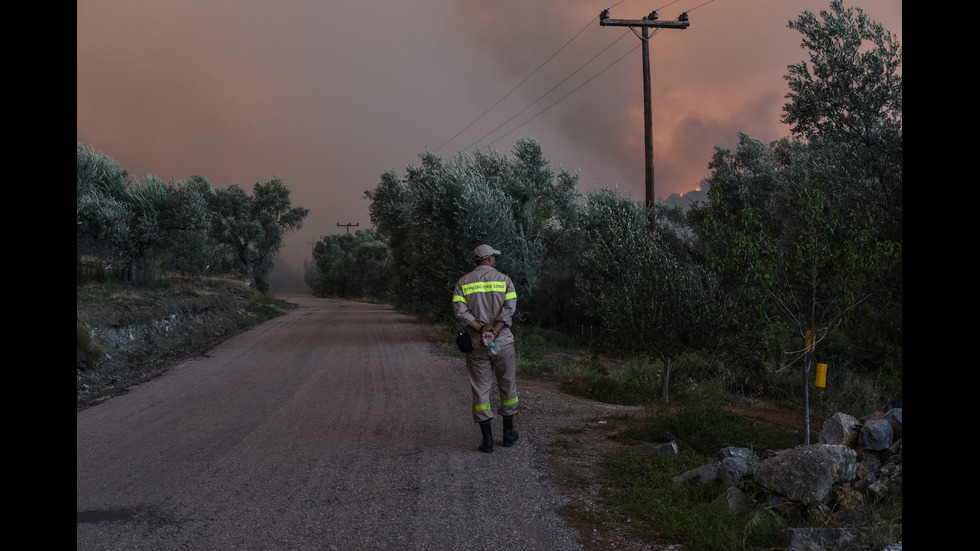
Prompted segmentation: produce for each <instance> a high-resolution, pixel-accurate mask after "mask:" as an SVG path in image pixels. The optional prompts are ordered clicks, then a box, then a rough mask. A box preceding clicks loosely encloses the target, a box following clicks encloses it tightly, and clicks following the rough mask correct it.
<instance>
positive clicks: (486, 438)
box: [453, 245, 518, 453]
mask: <svg viewBox="0 0 980 551" xmlns="http://www.w3.org/2000/svg"><path fill="white" fill-rule="evenodd" d="M499 254H500V251H498V250H496V249H494V248H493V247H491V246H489V245H480V246H479V247H477V248H476V249H475V250H474V251H473V262H474V263H475V264H476V267H475V268H474V269H473V271H471V272H470V273H468V274H466V275H464V276H463V277H462V278H460V280H459V281H458V282H456V288H455V289H454V290H453V314H454V315H455V316H456V319H458V320H459V322H460V323H461V324H463V326H464V328H465V330H466V332H467V333H469V335H470V338H471V340H472V341H473V350H472V351H470V352H469V353H467V354H466V372H467V375H468V376H469V379H470V387H471V388H472V393H473V420H474V421H475V422H476V423H478V424H479V425H480V433H481V436H482V438H483V439H482V441H481V442H480V446H479V448H478V449H479V450H480V451H482V452H484V453H493V429H492V425H491V423H492V422H493V417H494V413H493V410H492V409H491V406H490V388H491V385H492V384H493V381H494V380H496V381H497V390H498V391H499V393H500V406H499V409H498V410H497V413H499V414H500V416H501V418H502V419H503V429H504V440H503V443H504V446H505V447H510V446H513V445H514V443H515V442H517V439H518V434H517V431H515V430H514V413H516V412H517V358H516V356H515V355H514V334H513V333H511V330H510V326H511V321H512V319H513V316H514V312H515V311H516V310H517V292H516V291H515V290H514V282H513V281H511V279H510V278H509V277H507V276H506V275H504V274H503V273H501V272H498V271H497V255H499ZM485 342H491V343H492V345H493V348H494V349H496V353H493V351H492V350H491V347H489V346H488V345H487V344H485Z"/></svg>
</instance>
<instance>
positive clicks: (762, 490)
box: [664, 408, 902, 549]
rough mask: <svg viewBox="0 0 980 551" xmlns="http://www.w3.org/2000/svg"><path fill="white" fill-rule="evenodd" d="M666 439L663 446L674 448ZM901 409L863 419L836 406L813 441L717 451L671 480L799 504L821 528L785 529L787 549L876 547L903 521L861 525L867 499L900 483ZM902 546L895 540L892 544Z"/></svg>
mask: <svg viewBox="0 0 980 551" xmlns="http://www.w3.org/2000/svg"><path fill="white" fill-rule="evenodd" d="M676 450H677V446H676V445H673V444H670V445H668V446H667V447H665V448H664V453H676ZM901 452H902V409H901V408H895V409H892V410H889V411H888V412H887V413H882V412H877V413H875V414H872V415H869V416H867V417H865V418H863V419H857V418H854V417H852V416H850V415H847V414H844V413H836V414H834V415H833V416H831V417H830V419H828V420H827V421H826V422H825V423H824V424H823V428H822V430H821V432H820V435H819V440H818V443H817V444H813V445H808V446H798V447H796V448H791V449H787V450H779V451H766V452H765V453H764V454H763V455H762V456H761V457H759V456H757V455H756V454H755V453H753V452H752V451H751V450H749V449H747V448H736V447H729V448H724V449H722V450H720V451H719V457H718V461H716V462H714V463H711V464H708V465H703V466H701V467H698V468H696V469H693V470H691V471H688V472H686V473H683V474H681V475H679V476H677V477H675V478H674V482H675V483H677V484H686V483H701V484H710V485H713V486H715V487H716V488H717V489H718V491H719V497H718V499H719V500H720V501H722V502H723V503H725V504H726V505H727V506H729V507H731V508H738V507H741V506H743V505H745V504H746V503H748V502H749V500H751V499H754V498H755V496H765V497H764V499H767V500H768V505H769V506H770V507H769V509H770V510H771V511H773V513H774V514H776V515H779V514H780V513H784V512H786V513H788V512H791V511H793V512H797V511H799V510H800V509H801V507H802V508H804V509H805V510H807V511H808V512H809V514H810V515H813V516H816V517H817V518H819V519H821V520H822V524H824V525H825V526H827V528H820V529H787V530H786V534H787V544H788V547H789V549H849V548H855V549H856V548H862V549H863V548H882V544H881V542H882V541H883V540H885V541H888V542H889V543H890V542H895V541H896V540H900V539H901V525H900V524H899V525H898V526H886V527H880V526H875V527H866V526H863V525H865V524H867V523H869V522H870V521H871V519H868V518H866V514H865V513H864V511H865V507H864V506H865V505H867V504H868V502H869V500H875V499H878V498H883V497H885V496H886V495H887V494H888V493H889V492H890V491H893V490H894V489H896V488H897V489H898V491H900V488H901V475H902V460H901V457H902V456H901ZM898 545H899V547H898V548H900V544H898Z"/></svg>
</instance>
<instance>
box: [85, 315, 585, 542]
mask: <svg viewBox="0 0 980 551" xmlns="http://www.w3.org/2000/svg"><path fill="white" fill-rule="evenodd" d="M290 301H291V302H294V303H296V304H299V306H300V307H299V308H297V309H294V310H292V311H291V312H290V313H289V314H287V315H285V316H282V317H279V318H277V319H275V320H272V321H269V322H267V323H264V324H262V325H260V326H257V327H255V328H253V329H251V330H249V331H247V332H245V333H243V334H240V335H238V336H236V337H234V338H231V339H229V340H227V341H225V342H223V343H222V344H221V345H219V346H217V347H216V348H214V349H212V350H211V351H209V352H208V355H207V357H204V358H195V359H192V360H190V361H187V362H184V363H182V364H180V365H178V366H176V367H174V368H172V369H170V370H169V371H168V372H167V373H166V374H165V375H163V376H161V377H158V378H156V379H154V380H152V381H150V382H147V383H145V384H143V385H140V386H139V387H137V388H134V389H133V390H132V391H131V392H129V393H128V394H125V395H122V396H118V397H116V398H113V399H111V400H108V401H106V402H104V403H102V404H100V405H97V406H94V407H91V408H88V409H85V410H82V411H80V412H78V414H77V437H76V439H77V518H78V522H77V549H79V550H95V549H106V550H109V549H111V550H117V549H118V550H127V551H129V550H141V549H147V550H149V549H154V550H155V549H168V550H171V549H172V550H196V549H249V550H251V549H256V550H264V549H270V550H272V549H275V550H279V549H302V550H305V549H324V550H332V549H338V550H340V549H343V550H361V549H364V550H369V549H370V550H373V549H384V550H388V549H403V550H413V549H425V550H444V549H445V550H449V549H453V550H455V549H460V550H465V549H509V550H520V549H537V550H563V551H564V550H574V549H581V548H580V546H579V545H578V544H577V543H576V541H575V534H574V532H573V531H572V530H571V529H570V528H569V527H568V526H567V525H566V524H565V523H564V522H563V521H562V520H561V519H560V518H559V517H558V516H557V515H556V513H555V510H556V509H557V508H559V507H560V506H561V505H562V504H563V503H564V502H565V500H564V499H563V498H562V497H561V496H560V495H559V493H558V491H557V489H556V488H555V487H554V484H553V483H552V481H551V479H550V478H549V476H548V475H547V474H546V471H545V468H544V457H543V454H542V453H539V452H537V451H536V450H535V447H536V446H535V442H534V439H533V436H531V437H530V438H523V437H522V440H521V442H520V443H519V444H518V445H517V446H515V447H513V448H503V447H502V446H500V447H498V449H496V450H495V452H494V453H493V454H483V453H479V452H477V451H475V449H476V446H477V444H478V443H479V431H478V429H477V427H476V425H475V424H474V423H473V422H472V420H471V418H470V416H469V413H468V412H469V409H470V395H469V389H468V386H467V382H466V378H465V376H464V374H463V368H462V361H461V360H453V359H447V358H445V357H442V356H440V355H439V354H438V353H437V352H436V351H435V349H434V347H433V345H432V344H430V343H427V342H426V341H425V338H424V331H425V330H424V328H423V326H421V325H418V324H416V323H414V321H413V320H412V318H410V317H408V316H405V315H403V314H400V313H398V312H396V311H393V310H391V309H390V308H388V307H385V306H378V305H370V304H360V303H354V302H345V301H339V300H328V299H317V298H314V297H299V296H297V297H290ZM495 429H496V433H497V436H498V440H499V434H500V426H499V421H497V423H496V426H495Z"/></svg>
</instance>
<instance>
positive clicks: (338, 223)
mask: <svg viewBox="0 0 980 551" xmlns="http://www.w3.org/2000/svg"><path fill="white" fill-rule="evenodd" d="M360 224H361V223H360V222H358V223H356V224H351V223H350V222H348V223H346V224H341V223H340V222H337V226H339V227H341V228H342V227H344V226H347V233H350V229H351V226H353V227H355V228H356V227H357V226H359V225H360Z"/></svg>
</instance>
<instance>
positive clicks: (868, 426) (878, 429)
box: [858, 418, 895, 451]
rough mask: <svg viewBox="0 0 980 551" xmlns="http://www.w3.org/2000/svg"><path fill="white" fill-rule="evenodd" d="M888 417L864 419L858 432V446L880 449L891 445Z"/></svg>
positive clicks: (890, 423) (890, 424)
mask: <svg viewBox="0 0 980 551" xmlns="http://www.w3.org/2000/svg"><path fill="white" fill-rule="evenodd" d="M894 434H895V433H894V431H893V430H892V422H891V420H890V419H884V418H883V419H872V420H870V421H866V422H865V423H864V425H863V426H862V427H861V431H860V433H859V434H858V447H861V448H867V449H869V450H875V451H881V450H885V449H888V447H889V446H891V445H892V438H893V437H894Z"/></svg>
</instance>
